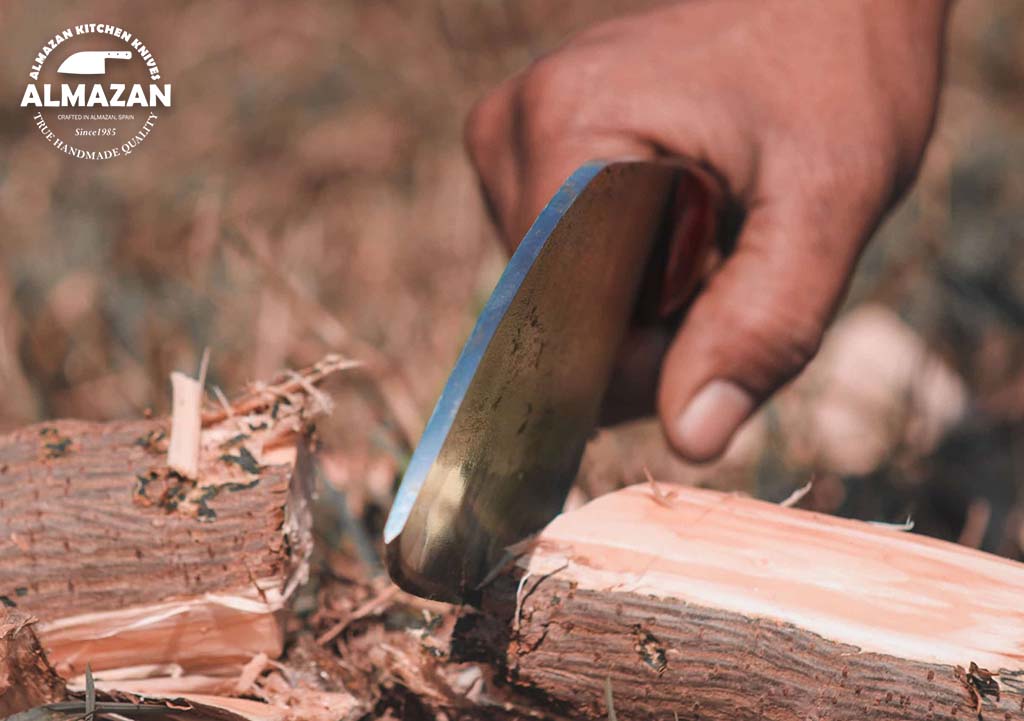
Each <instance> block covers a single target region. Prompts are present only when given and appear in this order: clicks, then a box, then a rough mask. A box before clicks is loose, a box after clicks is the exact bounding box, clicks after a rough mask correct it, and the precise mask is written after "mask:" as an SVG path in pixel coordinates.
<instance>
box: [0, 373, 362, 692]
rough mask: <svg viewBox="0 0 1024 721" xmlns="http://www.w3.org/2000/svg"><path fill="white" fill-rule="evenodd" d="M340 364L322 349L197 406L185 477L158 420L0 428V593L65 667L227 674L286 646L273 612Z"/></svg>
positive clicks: (295, 574) (298, 547) (293, 580)
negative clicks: (311, 433) (195, 437)
mask: <svg viewBox="0 0 1024 721" xmlns="http://www.w3.org/2000/svg"><path fill="white" fill-rule="evenodd" d="M345 366H346V364H345V363H344V362H342V361H340V360H338V359H327V360H325V361H324V362H322V363H321V364H318V366H315V367H314V368H311V369H308V370H307V371H306V372H304V373H303V374H291V375H289V376H287V377H283V378H281V379H280V380H279V382H278V383H276V384H272V385H269V386H268V385H260V386H258V387H255V388H254V389H253V391H252V392H251V393H249V394H248V395H247V396H245V397H244V398H242V399H240V400H239V401H237V402H236V403H235V404H234V405H233V406H224V407H220V408H214V409H211V410H209V411H207V412H206V413H205V414H204V417H203V427H202V431H201V437H200V453H199V459H198V473H197V478H196V479H189V478H186V477H184V476H183V475H181V474H179V473H177V472H174V471H172V470H171V469H170V468H169V467H168V464H167V444H168V440H167V437H166V435H167V433H168V431H169V429H170V425H171V424H170V420H169V419H160V420H142V421H125V422H114V423H87V422H81V421H55V422H51V423H43V424H39V425H36V426H31V427H28V428H23V429H21V430H18V431H15V432H13V433H11V434H8V435H6V436H2V437H0V602H3V603H4V604H6V605H8V606H12V607H15V608H16V609H17V610H18V611H21V612H25V613H29V614H32V615H34V616H35V617H37V618H38V619H39V623H38V624H37V625H36V631H37V633H38V634H39V637H40V640H41V642H42V644H43V646H44V648H45V649H46V652H47V654H48V656H49V659H50V661H51V662H52V663H53V664H54V666H55V667H56V668H57V670H58V672H60V673H61V675H62V676H64V677H65V678H71V677H73V676H75V675H76V674H81V673H82V672H83V671H84V669H85V665H86V664H87V663H89V664H91V666H92V669H93V670H94V671H102V670H104V669H123V668H131V667H138V668H139V673H140V677H146V676H147V675H152V669H153V668H154V667H157V668H159V667H166V668H169V669H174V670H176V673H178V674H181V673H198V674H203V673H207V674H211V675H222V674H223V673H225V670H226V669H227V670H231V669H234V672H235V675H237V670H238V669H240V668H241V667H242V666H243V665H244V664H245V663H246V662H247V661H249V660H250V659H251V658H253V657H254V656H257V655H259V654H261V653H262V654H266V655H267V656H269V657H271V658H274V657H276V656H278V655H279V654H280V653H281V650H282V643H283V629H282V625H281V619H280V618H279V611H280V610H281V609H282V608H283V607H284V605H285V602H286V601H287V599H288V597H289V596H290V595H291V593H292V592H293V591H294V589H295V588H296V587H297V585H298V584H299V583H301V582H302V581H304V580H305V578H306V577H307V575H308V556H309V553H310V551H311V547H312V539H311V531H310V511H309V502H310V495H311V488H312V470H311V465H310V460H309V454H308V452H307V449H308V443H309V439H308V435H307V431H308V427H309V420H310V418H311V417H312V416H313V415H315V414H316V413H318V412H320V411H322V410H323V407H322V406H323V405H324V404H325V399H324V398H323V397H322V396H321V394H320V393H319V392H318V391H316V390H315V388H314V387H313V384H314V383H316V382H317V381H319V380H320V379H321V378H323V377H324V376H325V375H327V374H329V373H331V372H333V371H335V370H338V369H339V368H342V367H345ZM199 410H201V409H197V410H196V412H197V413H198V412H199ZM129 676H130V674H129Z"/></svg>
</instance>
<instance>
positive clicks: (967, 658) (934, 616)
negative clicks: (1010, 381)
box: [483, 484, 1024, 721]
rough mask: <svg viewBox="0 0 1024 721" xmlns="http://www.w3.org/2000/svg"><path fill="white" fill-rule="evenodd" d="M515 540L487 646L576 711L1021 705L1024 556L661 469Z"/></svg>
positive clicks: (1002, 710) (801, 713) (552, 699)
mask: <svg viewBox="0 0 1024 721" xmlns="http://www.w3.org/2000/svg"><path fill="white" fill-rule="evenodd" d="M520 551H523V552H525V554H524V555H522V556H521V557H520V558H519V559H518V561H517V562H516V564H515V567H516V574H517V575H516V576H515V577H514V578H513V577H510V576H506V577H505V579H503V581H499V582H497V583H495V584H494V585H493V586H492V587H490V588H489V589H487V590H486V592H485V596H484V601H483V605H484V608H485V609H489V610H490V612H491V613H492V614H496V615H498V616H499V617H500V616H502V614H504V618H505V619H506V621H505V622H504V623H505V624H506V626H507V628H508V637H507V640H505V641H495V640H494V639H493V638H492V639H490V640H488V641H486V642H485V643H490V644H492V645H498V646H501V645H502V644H507V645H506V646H505V648H506V652H505V654H504V659H503V662H504V663H505V664H506V665H507V674H508V676H509V680H510V681H512V683H513V684H515V685H516V686H518V687H521V688H525V689H528V690H530V691H532V692H534V693H537V694H539V697H540V698H542V699H545V700H546V702H547V703H548V704H549V708H551V709H554V710H558V711H560V712H564V713H566V714H568V715H570V716H574V717H584V718H589V719H596V718H609V717H610V715H609V714H610V709H609V699H611V701H612V704H613V705H614V708H615V710H616V711H617V712H618V713H619V714H620V715H621V717H626V718H629V719H645V718H651V719H654V718H658V719H672V718H679V719H703V720H705V721H714V720H715V719H722V720H723V721H725V720H729V721H732V720H734V719H768V720H773V719H778V720H780V721H781V720H784V719H785V720H790V719H825V718H828V719H835V720H837V721H842V720H844V719H850V720H851V721H852V720H854V719H856V720H857V721H870V720H871V719H913V720H915V721H916V720H921V721H924V720H925V719H930V720H931V721H936V720H938V719H955V718H959V719H966V718H974V717H978V716H979V713H981V714H983V717H984V718H992V719H1000V721H1002V720H1004V719H1006V720H1007V721H1009V720H1011V719H1024V693H1022V691H1024V564H1020V563H1015V562H1012V561H1009V560H1006V559H1002V558H998V557H996V556H992V555H988V554H985V553H981V552H979V551H975V550H972V549H968V548H964V547H962V546H956V545H953V544H949V543H945V542H942V541H937V540H934V539H930V538H924V537H920V536H915V535H912V534H909V533H901V532H897V531H894V530H892V529H888V528H882V527H878V526H874V525H871V524H867V523H862V522H857V521H850V520H845V519H839V518H834V517H831V516H823V515H820V514H816V513H811V512H808V511H801V510H796V509H788V508H781V507H779V506H776V505H772V504H768V503H764V502H762V501H757V500H753V499H750V498H746V497H741V496H737V495H729V494H722V493H718V492H714V491H706V490H696V489H685V488H680V487H669V486H663V485H655V484H644V485H640V486H633V487H630V488H627V489H624V490H621V491H618V492H616V493H613V494H610V495H608V496H604V497H602V498H599V499H598V500H596V501H593V502H591V503H589V504H587V505H586V506H584V507H582V508H581V509H579V510H576V511H573V512H571V513H567V514H565V515H562V516H560V517H559V518H557V519H556V520H555V521H553V522H552V523H551V524H550V525H549V526H548V527H547V528H546V529H545V530H544V531H543V532H541V533H540V534H539V535H538V536H537V537H536V538H535V539H533V540H532V541H531V542H530V543H529V545H528V546H524V547H523V548H521V549H520ZM514 579H518V580H517V582H516V583H514V584H513V583H511V581H512V580H514ZM986 669H988V670H989V671H990V672H991V674H992V675H991V676H990V675H989V671H986ZM996 674H998V675H996Z"/></svg>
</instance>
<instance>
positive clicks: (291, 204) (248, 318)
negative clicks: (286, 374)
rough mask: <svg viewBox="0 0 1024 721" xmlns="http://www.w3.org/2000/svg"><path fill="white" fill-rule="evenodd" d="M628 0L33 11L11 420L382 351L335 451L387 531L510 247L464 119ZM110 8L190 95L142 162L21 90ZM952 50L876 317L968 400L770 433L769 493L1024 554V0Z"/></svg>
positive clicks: (13, 113) (25, 45) (4, 180)
mask: <svg viewBox="0 0 1024 721" xmlns="http://www.w3.org/2000/svg"><path fill="white" fill-rule="evenodd" d="M627 6H628V7H636V3H626V2H619V1H614V2H612V1H607V0H601V2H594V1H593V0H587V1H586V2H584V1H582V0H573V2H560V3H545V2H541V1H540V0H522V1H517V2H513V1H502V2H483V1H481V0H437V1H433V2H416V1H414V0H388V1H386V2H375V3H357V2H328V1H327V0H324V1H322V2H306V1H304V2H296V3H287V4H285V3H271V2H257V3H254V2H250V1H249V0H223V1H221V2H217V3H203V2H174V3H160V4H156V3H137V2H130V1H128V0H121V1H116V0H84V1H78V2H61V3H58V2H53V1H35V0H33V1H32V2H29V1H28V0H18V1H17V2H8V3H4V5H3V6H2V8H0V27H3V29H4V31H5V38H6V41H5V44H4V50H3V53H2V55H0V107H2V108H3V112H2V114H0V137H2V140H0V227H2V229H3V231H2V233H0V384H2V387H3V388H4V393H3V399H2V400H0V428H5V429H9V428H12V427H15V426H18V425H20V424H24V423H28V422H31V421H36V420H40V419H44V418H54V417H78V418H87V419H113V418H125V417H133V416H139V415H141V414H142V413H143V412H144V411H145V410H146V409H147V408H150V409H153V410H154V411H155V412H157V413H160V412H165V411H166V410H167V407H168V401H169V392H168V382H167V378H168V374H169V372H170V371H172V370H193V369H195V368H196V366H197V365H198V361H199V357H200V355H201V353H202V351H203V349H204V348H206V347H209V348H210V349H211V352H212V358H211V365H210V374H209V378H210V381H211V383H212V384H213V385H216V386H218V387H221V388H224V389H225V390H226V391H230V390H232V389H238V388H240V387H241V386H242V385H243V383H244V382H246V381H247V380H250V379H254V378H261V377H267V376H269V375H271V374H272V372H273V371H275V370H276V369H278V368H281V367H285V366H290V367H301V366H305V365H309V364H310V363H312V362H314V361H316V360H317V359H318V358H320V357H322V356H323V355H324V354H325V353H327V352H330V351H337V352H341V353H344V354H346V355H349V356H351V357H355V358H361V359H363V360H366V361H368V362H369V365H370V368H369V369H368V370H367V371H366V372H364V373H361V374H360V373H357V374H353V376H351V378H353V379H354V380H346V381H344V382H343V383H340V384H338V385H337V387H335V388H334V389H333V390H334V393H335V395H336V397H337V399H338V409H337V412H336V413H335V415H334V417H333V418H332V420H331V421H329V422H328V423H326V424H325V425H324V427H323V428H322V429H321V435H322V439H323V442H324V445H325V448H326V453H327V458H328V462H327V463H326V464H325V469H326V472H327V475H328V477H329V478H330V480H331V481H333V482H334V484H335V485H336V486H338V487H341V488H346V487H348V488H347V490H349V491H350V499H351V500H353V502H355V501H360V503H359V504H357V508H356V511H357V514H356V515H358V516H360V517H361V518H363V519H364V520H366V523H367V524H368V527H369V528H370V530H371V531H374V530H375V526H376V525H377V524H379V521H380V515H381V514H382V513H383V510H384V508H385V507H386V505H387V502H388V500H389V496H390V493H391V489H392V487H393V484H394V480H395V477H396V475H397V474H398V473H399V472H400V470H401V467H402V465H403V463H404V462H405V459H406V458H407V454H408V450H409V442H410V438H409V437H410V435H414V430H415V427H416V426H417V424H422V422H423V420H424V419H425V417H426V415H427V414H428V413H429V411H430V408H431V406H432V404H433V401H434V399H435V398H436V396H437V393H438V392H439V390H440V388H441V385H442V384H443V381H444V378H445V376H446V374H447V372H448V370H449V368H450V366H451V364H452V362H453V360H454V358H455V355H456V353H457V352H458V349H459V346H460V344H461V341H462V340H463V339H464V338H465V337H466V335H467V333H468V331H469V329H470V328H471V326H472V322H473V318H474V317H475V314H476V312H477V311H478V310H479V308H480V307H481V304H482V303H483V301H484V299H485V298H486V296H487V293H488V292H489V290H490V288H491V287H492V285H493V283H494V282H495V280H496V278H497V276H498V273H499V272H500V270H501V268H502V266H503V262H504V257H503V254H502V251H501V250H500V249H499V246H498V244H497V242H496V238H495V235H494V232H493V230H492V228H491V227H490V225H489V224H488V221H487V218H486V215H485V213H484V210H483V207H482V204H481V202H480V199H479V197H478V194H477V189H476V181H475V178H474V176H473V174H472V172H471V170H470V167H469V165H468V163H467V161H466V159H465V157H464V154H463V151H462V146H461V138H460V135H461V124H462V119H463V117H464V115H465V113H466V111H467V110H468V108H469V107H470V106H471V104H472V103H473V101H474V100H475V99H476V98H477V97H479V96H480V95H481V94H482V93H483V92H484V91H485V90H486V88H488V87H489V86H491V85H492V84H494V83H495V82H497V81H498V80H500V79H502V78H503V77H506V76H507V75H508V74H510V73H511V72H513V71H514V70H515V69H517V68H519V67H521V66H523V65H524V64H525V63H527V62H529V61H530V59H531V58H535V57H537V56H538V55H540V54H541V53H543V52H545V51H546V50H547V49H549V48H551V47H553V46H554V45H555V44H557V43H558V41H559V40H560V39H562V38H564V37H565V36H566V35H567V34H568V33H570V32H571V31H572V30H573V29H574V28H579V27H581V26H583V25H585V24H587V23H589V22H592V21H594V20H596V19H599V18H602V17H607V16H609V15H613V14H615V13H616V12H618V11H621V10H622V9H623V8H626V7H627ZM87 20H102V21H103V22H110V23H116V24H118V25H121V26H124V27H126V28H131V29H132V30H133V32H135V33H136V34H138V35H140V36H144V37H145V38H147V42H148V43H149V45H150V47H151V49H152V50H153V52H154V54H155V55H156V56H157V57H158V58H159V60H160V63H161V65H162V66H163V67H164V68H165V72H166V76H167V78H168V79H169V80H170V81H171V82H172V83H173V84H174V93H175V96H174V97H175V102H174V107H173V109H172V110H171V111H170V112H168V113H167V114H166V116H165V117H163V118H161V120H160V122H159V125H158V126H157V127H156V128H155V130H154V132H153V133H152V135H151V136H150V137H149V138H148V139H147V140H146V142H145V144H144V146H143V147H142V148H140V150H139V151H138V152H136V153H135V154H133V156H132V157H131V158H130V159H121V160H115V161H107V162H102V163H99V162H87V161H82V160H74V159H68V158H66V157H64V156H62V155H61V154H59V153H57V152H55V151H54V150H53V148H51V147H48V146H47V145H46V144H45V143H43V142H41V141H40V138H39V137H38V131H37V130H36V128H35V127H34V126H33V124H32V122H31V119H30V116H29V114H28V113H27V112H24V111H22V110H21V109H20V108H18V99H19V94H20V89H21V88H22V86H23V81H24V76H25V74H26V73H27V71H28V67H29V65H30V62H31V58H32V57H34V54H35V52H36V50H37V48H38V46H39V45H40V44H41V43H42V42H43V41H44V40H45V38H47V37H48V36H49V35H51V34H52V32H53V30H54V29H55V28H58V27H64V26H66V25H68V24H72V23H76V22H83V21H87ZM948 57H949V62H948V72H947V85H946V89H945V95H944V100H943V105H942V110H941V116H940V120H939V124H938V129H937V131H936V135H935V139H934V141H933V143H932V145H931V148H930V150H929V153H928V156H927V159H926V163H925V167H924V170H923V172H922V175H921V179H920V181H919V183H918V184H917V186H916V187H915V189H914V191H913V192H912V193H911V194H910V196H909V197H908V198H907V199H906V201H905V202H904V203H903V204H902V205H901V207H900V209H899V210H898V212H896V213H895V214H894V215H893V216H892V217H891V218H890V219H889V221H888V222H887V223H886V225H885V226H884V228H883V229H882V231H881V232H880V233H879V236H878V238H877V239H876V241H875V242H874V243H873V245H872V246H871V249H870V250H869V251H868V253H867V255H866V257H865V258H864V260H863V262H862V264H861V268H860V272H859V274H858V276H857V278H856V281H855V283H854V286H853V288H852V291H851V295H850V300H849V303H848V307H849V308H853V307H856V306H859V305H861V304H864V303H868V302H871V303H878V304H882V305H884V306H886V307H888V308H890V309H892V310H893V311H895V312H896V313H897V314H898V316H899V317H900V318H902V319H903V320H904V321H905V322H906V323H908V324H909V326H910V327H912V328H913V329H914V330H915V331H916V333H917V334H918V336H919V337H921V338H923V339H924V341H925V342H926V344H927V345H928V347H930V348H931V349H932V350H933V351H934V352H935V353H936V354H937V355H938V356H939V357H941V358H942V359H943V360H944V362H945V363H946V364H947V365H948V367H949V368H950V369H952V371H954V372H955V374H956V375H958V376H959V377H960V378H962V379H963V381H964V384H965V388H966V389H967V393H968V397H969V403H968V404H967V410H966V412H965V415H964V416H963V419H962V420H960V421H959V422H958V423H957V424H955V425H954V426H953V427H951V428H948V429H945V430H944V431H943V437H942V438H941V439H939V440H938V441H937V443H936V444H934V445H933V447H931V448H929V449H928V450H927V452H921V453H909V454H908V453H896V454H890V455H888V456H886V458H884V459H883V460H882V461H880V462H879V463H877V464H875V467H872V468H869V469H867V470H862V471H858V472H857V473H849V472H845V471H842V470H841V469H840V470H837V469H835V468H831V467H829V465H828V463H826V462H824V461H822V460H820V457H819V456H816V455H815V454H810V456H807V455H806V454H805V456H802V457H801V460H797V461H794V460H793V458H792V457H790V456H788V455H787V454H785V453H778V452H776V450H777V449H775V447H774V446H772V445H771V444H767V445H764V446H763V447H762V448H761V449H760V450H759V451H758V454H757V458H756V459H755V460H756V462H755V463H754V467H756V468H757V469H758V471H757V473H758V474H760V475H759V478H758V480H757V482H756V484H755V487H753V488H751V489H750V490H752V491H753V492H756V493H759V494H760V495H766V496H770V495H773V494H775V495H778V494H779V493H784V492H788V490H789V489H791V488H792V487H795V486H799V485H802V484H803V483H804V482H806V481H807V480H808V479H810V478H812V477H814V478H824V479H825V480H826V481H827V482H823V483H822V484H821V486H820V488H821V489H822V490H821V491H820V492H817V493H815V494H814V495H813V496H812V498H811V500H810V503H812V505H814V507H819V508H823V509H825V510H832V511H836V512H840V513H844V514H847V515H855V516H860V517H865V518H871V519H873V520H886V521H893V520H901V519H902V518H903V517H905V516H906V515H908V514H912V515H914V516H915V518H916V519H917V520H918V524H919V528H918V530H923V531H926V532H930V533H934V534H935V535H940V536H944V537H949V538H960V539H961V540H963V541H964V542H968V543H971V544H972V545H982V546H984V547H986V548H989V549H991V550H995V551H998V552H1000V553H1004V554H1006V555H1009V556H1014V557H1019V556H1020V555H1021V532H1020V529H1021V519H1022V518H1024V505H1021V504H1022V499H1024V496H1022V494H1021V492H1020V489H1021V484H1022V483H1024V472H1022V471H1021V468H1022V465H1021V464H1022V462H1024V455H1022V453H1024V449H1022V448H1021V445H1020V441H1019V440H1018V439H1019V438H1021V437H1024V436H1022V434H1021V433H1020V430H1021V428H1022V423H1024V362H1022V361H1024V334H1022V332H1021V330H1022V328H1024V181H1022V178H1024V94H1022V93H1021V92H1020V89H1021V88H1022V87H1024V3H1015V2H1005V3H991V2H987V1H986V0H962V1H961V2H959V3H957V4H956V9H955V11H954V17H953V22H952V31H951V38H950V51H949V55H948ZM849 111H850V112H851V113H856V112H857V108H850V109H849ZM395 409H398V410H397V414H396V413H395V412H394V411H395ZM807 458H811V459H812V460H807ZM814 459H817V460H814ZM666 480H671V479H666ZM351 486H356V487H355V488H351ZM360 499H361V500H360Z"/></svg>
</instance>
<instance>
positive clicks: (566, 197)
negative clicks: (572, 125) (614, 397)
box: [384, 161, 727, 603]
mask: <svg viewBox="0 0 1024 721" xmlns="http://www.w3.org/2000/svg"><path fill="white" fill-rule="evenodd" d="M726 199H727V196H726V194H725V193H724V192H723V189H722V186H721V184H720V183H719V182H718V180H717V179H716V178H715V176H713V175H712V174H711V173H710V172H708V171H706V170H704V169H703V168H701V167H699V166H697V165H696V164H694V163H689V162H677V161H615V162H592V163H588V164H586V165H583V166H582V167H580V168H579V169H578V170H577V171H576V172H574V173H573V174H572V176H570V177H569V179H568V180H566V181H565V183H564V184H563V185H562V187H561V188H560V189H559V190H558V192H557V193H556V194H555V195H554V197H553V198H552V199H551V201H550V202H549V203H548V204H547V206H546V207H545V208H544V209H543V210H542V211H541V213H540V215H539V216H538V217H537V220H536V221H535V222H534V224H533V226H532V227H531V228H530V230H529V231H528V232H527V233H526V236H525V237H524V238H523V241H522V243H520V245H519V247H518V248H517V250H516V251H515V253H514V254H513V255H512V258H511V260H510V261H509V263H508V266H507V267H506V269H505V271H504V273H503V274H502V276H501V278H500V280H499V281H498V284H497V286H496V287H495V289H494V292H493V293H492V295H491V297H490V299H489V300H488V301H487V304H486V305H485V306H484V309H483V311H482V312H481V314H480V316H479V318H478V320H477V322H476V326H475V327H474V328H473V331H472V333H471V334H470V337H469V340H468V341H467V342H466V345H465V347H464V348H463V349H462V353H461V355H460V356H459V358H458V361H457V362H456V364H455V368H454V369H453V370H452V373H451V376H450V377H449V379H448V382H447V384H446V385H445V387H444V390H443V391H442V393H441V397H440V399H439V400H438V401H437V406H436V407H435V409H434V412H433V414H432V415H431V417H430V421H429V422H428V423H427V426H426V429H425V430H424V432H423V435H422V437H421V439H420V441H419V444H418V446H417V447H416V450H415V451H414V453H413V456H412V458H411V460H410V462H409V465H408V467H407V469H406V471H405V474H404V476H403V478H402V482H401V484H400V486H399V489H398V493H397V495H396V497H395V501H394V503H393V505H392V508H391V512H390V514H389V516H388V519H387V523H386V525H385V528H384V542H385V546H386V557H387V567H388V571H389V573H390V575H391V577H392V579H393V580H394V581H395V582H396V583H397V584H398V585H399V586H401V587H402V588H403V589H405V590H407V591H409V592H411V593H414V594H416V595H419V596H423V597H426V598H433V599H438V600H444V601H451V602H470V603H472V602H473V601H474V599H475V598H476V597H477V596H478V591H479V587H480V585H481V583H482V582H483V581H484V579H485V578H488V576H489V574H490V573H491V571H492V570H494V569H495V568H496V566H498V565H500V564H501V563H502V561H503V560H504V559H506V558H507V557H506V548H507V547H508V546H509V545H511V544H514V543H516V542H518V541H520V540H522V539H523V538H525V537H527V536H529V535H530V534H532V533H535V532H536V531H538V530H540V529H541V528H542V527H543V526H544V525H545V524H547V523H548V522H549V521H550V520H551V519H552V518H554V516H555V515H556V514H558V513H559V511H560V510H561V509H562V506H563V505H564V503H565V499H566V496H567V494H568V492H569V488H570V486H571V484H572V481H573V478H574V476H575V474H576V471H577V470H578V467H579V463H580V459H581V457H582V455H583V449H584V446H585V445H586V442H587V439H588V437H589V436H590V435H591V434H592V432H593V430H594V428H595V425H596V423H597V419H598V413H599V410H600V407H601V401H602V398H603V397H604V395H605V391H606V389H607V386H608V384H609V381H610V379H611V377H612V373H613V370H614V366H615V360H616V354H617V351H618V349H619V347H620V344H621V343H622V341H623V338H624V337H625V334H626V331H627V329H628V328H629V326H630V325H631V324H635V323H636V322H638V321H639V320H642V319H644V318H646V319H648V320H649V319H650V316H651V315H654V316H656V317H657V318H659V319H673V316H675V318H674V319H673V320H674V321H675V322H678V317H679V315H680V312H681V309H682V308H683V306H684V305H685V303H686V302H687V300H689V299H690V298H691V297H692V295H693V293H694V291H695V289H696V287H697V285H698V283H699V280H700V278H701V275H702V274H703V271H704V270H705V265H706V262H707V258H708V252H709V250H710V249H711V247H712V245H713V242H714V240H715V239H716V235H717V234H719V233H720V232H721V231H722V230H723V228H725V226H726V225H727V223H726V222H725V220H726V217H725V214H726V210H727V208H726V205H727V203H726Z"/></svg>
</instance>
